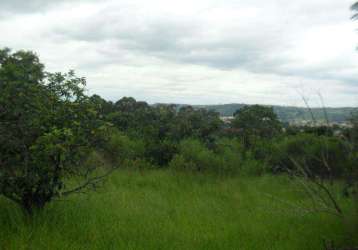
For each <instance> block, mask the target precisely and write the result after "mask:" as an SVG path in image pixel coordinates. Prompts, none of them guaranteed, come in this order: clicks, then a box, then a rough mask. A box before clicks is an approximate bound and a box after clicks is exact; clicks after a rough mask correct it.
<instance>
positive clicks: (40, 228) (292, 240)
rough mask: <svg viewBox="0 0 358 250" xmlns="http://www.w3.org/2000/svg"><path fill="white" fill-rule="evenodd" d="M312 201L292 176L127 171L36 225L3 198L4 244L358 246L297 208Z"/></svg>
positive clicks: (340, 226) (344, 229)
mask: <svg viewBox="0 0 358 250" xmlns="http://www.w3.org/2000/svg"><path fill="white" fill-rule="evenodd" d="M305 199H306V198H305V195H304V194H303V193H302V192H300V191H299V189H298V188H297V186H296V185H294V184H293V183H292V181H290V180H289V179H288V178H286V177H277V176H263V177H252V178H249V177H235V178H216V177H213V176H208V175H194V174H174V173H172V172H169V171H159V170H158V171H144V172H134V171H124V170H123V171H120V172H117V173H116V174H115V175H114V176H112V177H111V179H110V180H109V181H108V182H107V183H106V185H105V186H104V187H103V188H102V189H101V190H99V191H98V192H95V193H90V194H88V195H77V196H73V197H71V198H69V199H67V200H64V201H55V202H53V203H51V204H50V205H49V206H47V207H46V209H45V211H43V212H42V213H41V214H37V215H36V216H35V217H34V218H33V220H32V221H31V222H28V221H27V222H26V219H24V217H23V215H22V213H21V211H20V210H19V209H18V208H17V207H16V206H15V205H14V204H12V203H11V202H9V201H7V200H5V199H2V198H0V249H16V250H17V249H36V250H38V249H66V250H69V249H185V250H187V249H205V250H206V249H265V250H267V249H289V250H294V249H299V250H302V249H315V250H316V249H322V248H323V239H324V238H326V239H332V240H334V242H336V243H337V244H338V245H340V244H348V245H349V244H352V245H357V244H358V242H357V241H356V242H351V239H352V237H351V234H352V231H351V230H350V229H349V226H347V225H346V223H344V222H342V220H340V219H338V218H337V217H335V216H331V215H328V214H323V213H322V214H319V213H314V214H312V213H310V214H305V213H304V212H303V211H302V210H297V209H294V207H293V206H291V205H292V203H295V202H297V201H302V200H305ZM286 201H288V203H287V202H286ZM341 203H342V204H343V207H344V209H345V211H347V212H348V213H350V212H352V211H353V206H352V204H351V203H350V202H349V201H348V200H344V199H343V198H341ZM353 238H354V237H353Z"/></svg>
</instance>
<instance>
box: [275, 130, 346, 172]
mask: <svg viewBox="0 0 358 250" xmlns="http://www.w3.org/2000/svg"><path fill="white" fill-rule="evenodd" d="M270 162H271V165H272V166H273V170H274V171H275V172H276V171H287V170H297V165H299V166H300V167H302V168H304V169H305V171H306V172H307V173H308V174H309V175H311V176H317V175H318V176H320V177H329V176H332V177H340V176H342V175H343V173H344V172H345V170H346V168H347V166H349V165H351V164H352V163H351V162H350V154H349V151H348V150H347V146H346V144H345V142H343V141H341V140H340V139H338V138H334V137H326V136H317V135H313V134H300V135H295V136H288V137H285V138H283V139H282V140H280V141H279V142H278V143H276V144H275V145H274V150H273V154H272V159H271V160H270Z"/></svg>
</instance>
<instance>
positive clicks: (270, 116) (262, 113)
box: [232, 105, 282, 147]
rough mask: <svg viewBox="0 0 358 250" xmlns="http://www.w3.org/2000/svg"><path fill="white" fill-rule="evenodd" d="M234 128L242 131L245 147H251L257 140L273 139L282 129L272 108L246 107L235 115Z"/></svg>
mask: <svg viewBox="0 0 358 250" xmlns="http://www.w3.org/2000/svg"><path fill="white" fill-rule="evenodd" d="M232 126H233V127H234V128H236V129H239V130H240V131H241V135H242V138H243V140H244V145H245V146H246V147H249V146H250V145H251V144H252V143H253V140H254V139H255V138H264V139H271V138H273V137H274V136H276V135H277V134H278V133H279V132H280V131H281V129H282V125H281V122H280V121H279V120H278V118H277V115H276V114H275V112H274V111H273V108H272V107H266V106H261V105H251V106H244V107H243V108H241V109H239V110H237V111H236V112H235V113H234V120H233V122H232Z"/></svg>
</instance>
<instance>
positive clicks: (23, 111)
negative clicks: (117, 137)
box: [0, 49, 104, 213]
mask: <svg viewBox="0 0 358 250" xmlns="http://www.w3.org/2000/svg"><path fill="white" fill-rule="evenodd" d="M84 85H85V79H84V78H79V77H77V76H76V75H75V74H74V72H72V71H70V72H69V73H68V74H61V73H55V74H50V73H45V72H44V65H43V64H41V63H40V61H39V59H38V57H37V56H36V55H35V54H34V53H32V52H25V51H19V52H16V53H11V51H10V50H8V49H5V50H0V89H1V91H0V152H1V154H0V194H2V195H4V196H5V197H7V198H9V199H11V200H13V201H15V202H16V203H18V204H19V205H20V206H22V208H24V209H25V210H26V211H27V212H29V213H31V212H32V210H33V209H34V208H42V207H43V206H44V205H45V204H46V203H47V202H49V201H51V200H52V199H53V198H55V197H59V196H61V195H63V194H69V193H71V191H77V190H79V189H82V188H87V187H88V184H89V183H90V182H91V181H90V180H91V179H90V180H86V181H85V184H84V185H83V186H80V187H81V188H79V189H77V188H75V189H74V190H66V184H65V182H64V178H65V177H66V176H67V175H81V176H83V177H88V176H89V173H88V172H89V170H90V169H87V170H84V169H83V167H82V166H81V163H83V162H84V160H85V158H86V156H87V154H88V153H89V152H90V151H91V147H92V146H94V145H95V144H96V143H97V142H98V141H99V140H100V138H99V137H97V136H96V135H97V131H98V130H99V129H100V128H101V127H103V126H104V125H103V122H102V121H101V120H100V119H99V117H98V114H97V113H96V111H95V110H94V108H93V105H92V103H91V102H90V101H89V99H88V97H87V96H86V95H85V94H84ZM96 180H98V179H96Z"/></svg>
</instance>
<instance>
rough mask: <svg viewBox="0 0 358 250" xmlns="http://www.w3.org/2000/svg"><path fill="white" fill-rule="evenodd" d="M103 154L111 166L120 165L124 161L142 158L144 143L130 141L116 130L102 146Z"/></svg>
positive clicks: (130, 139)
mask: <svg viewBox="0 0 358 250" xmlns="http://www.w3.org/2000/svg"><path fill="white" fill-rule="evenodd" d="M104 151H105V152H104V154H105V155H106V157H107V158H108V159H110V161H111V163H112V164H120V163H123V162H124V161H125V160H135V159H138V158H143V157H144V154H145V145H144V142H143V141H141V140H139V139H132V138H129V137H128V136H126V135H124V134H122V133H121V132H119V131H118V130H116V129H113V130H112V131H111V135H110V136H109V138H108V140H107V141H106V142H105V144H104Z"/></svg>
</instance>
